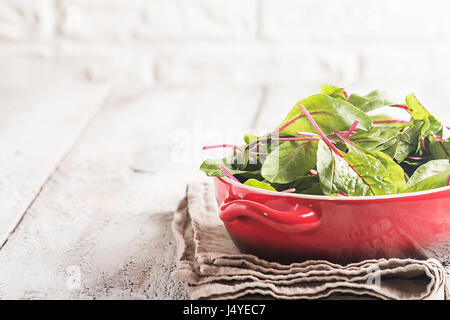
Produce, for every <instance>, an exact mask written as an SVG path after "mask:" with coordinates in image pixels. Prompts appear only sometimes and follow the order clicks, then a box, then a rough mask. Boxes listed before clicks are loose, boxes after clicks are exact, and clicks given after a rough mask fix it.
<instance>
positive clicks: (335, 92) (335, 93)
mask: <svg viewBox="0 0 450 320" xmlns="http://www.w3.org/2000/svg"><path fill="white" fill-rule="evenodd" d="M322 93H323V94H326V95H329V96H330V97H332V98H336V99H344V100H347V96H346V93H345V90H344V88H338V87H335V86H330V85H328V84H324V85H323V86H322Z"/></svg>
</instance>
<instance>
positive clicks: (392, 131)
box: [350, 126, 399, 150]
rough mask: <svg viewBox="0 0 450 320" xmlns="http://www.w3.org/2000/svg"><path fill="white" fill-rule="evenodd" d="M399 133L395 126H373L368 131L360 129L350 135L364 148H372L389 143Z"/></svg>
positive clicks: (353, 140)
mask: <svg viewBox="0 0 450 320" xmlns="http://www.w3.org/2000/svg"><path fill="white" fill-rule="evenodd" d="M398 135H399V130H398V129H397V128H395V127H390V126H382V127H373V128H371V129H369V130H368V131H359V132H357V133H354V134H352V135H351V136H350V140H351V141H352V142H353V143H355V144H356V145H358V146H359V147H361V148H362V149H366V150H372V149H375V148H377V147H378V146H380V145H383V144H386V143H388V142H389V141H390V140H391V139H393V138H395V137H397V136H398Z"/></svg>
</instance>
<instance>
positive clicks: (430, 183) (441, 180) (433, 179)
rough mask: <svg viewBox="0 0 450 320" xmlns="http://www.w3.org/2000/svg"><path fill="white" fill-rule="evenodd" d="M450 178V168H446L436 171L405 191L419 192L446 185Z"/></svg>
mask: <svg viewBox="0 0 450 320" xmlns="http://www.w3.org/2000/svg"><path fill="white" fill-rule="evenodd" d="M449 178H450V169H446V170H444V171H442V172H439V173H436V174H434V175H432V176H430V177H428V178H425V179H423V180H421V181H420V182H418V183H416V184H413V185H411V186H410V187H408V189H406V190H403V192H404V193H406V192H417V191H424V190H429V189H435V188H441V187H445V186H447V185H448V181H449ZM408 182H409V181H408Z"/></svg>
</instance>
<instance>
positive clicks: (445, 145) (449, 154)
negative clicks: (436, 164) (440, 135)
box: [428, 139, 450, 160]
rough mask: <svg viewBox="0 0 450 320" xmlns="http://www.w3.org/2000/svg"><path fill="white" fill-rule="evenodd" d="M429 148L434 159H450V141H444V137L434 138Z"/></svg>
mask: <svg viewBox="0 0 450 320" xmlns="http://www.w3.org/2000/svg"><path fill="white" fill-rule="evenodd" d="M428 148H429V149H430V153H431V155H432V156H433V159H449V160H450V141H442V139H439V140H436V139H433V140H432V141H431V142H430V143H429V145H428Z"/></svg>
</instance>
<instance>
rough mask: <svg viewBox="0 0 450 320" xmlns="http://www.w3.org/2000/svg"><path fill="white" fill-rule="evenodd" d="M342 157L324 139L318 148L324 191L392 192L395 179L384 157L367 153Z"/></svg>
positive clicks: (371, 193)
mask: <svg viewBox="0 0 450 320" xmlns="http://www.w3.org/2000/svg"><path fill="white" fill-rule="evenodd" d="M342 155H343V157H340V156H339V155H337V154H336V153H334V152H333V151H332V150H331V149H330V148H329V147H328V146H327V145H326V144H325V143H324V142H323V141H320V142H319V147H318V150H317V171H318V172H319V179H320V183H321V186H322V191H323V192H324V194H327V195H330V194H337V193H339V192H344V193H346V194H348V195H350V196H370V195H382V194H392V193H395V192H396V191H397V187H396V186H395V184H394V182H393V181H391V180H390V178H389V173H388V171H387V170H386V168H385V167H384V166H383V164H382V163H381V161H379V160H378V159H376V158H375V157H373V156H371V155H368V154H360V155H354V154H346V153H342Z"/></svg>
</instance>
